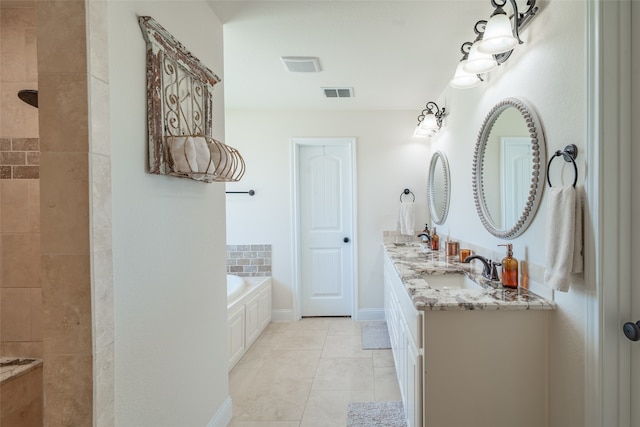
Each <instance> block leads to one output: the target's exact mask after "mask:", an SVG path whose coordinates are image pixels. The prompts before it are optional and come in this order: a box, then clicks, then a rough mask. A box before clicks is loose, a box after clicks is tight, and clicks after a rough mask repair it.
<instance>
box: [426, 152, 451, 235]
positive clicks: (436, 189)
mask: <svg viewBox="0 0 640 427" xmlns="http://www.w3.org/2000/svg"><path fill="white" fill-rule="evenodd" d="M450 195H451V177H450V176H449V162H448V161H447V157H446V156H445V155H444V153H443V152H442V151H436V152H435V153H433V156H431V164H430V165H429V181H428V182H427V199H428V200H429V212H431V220H432V221H433V222H434V223H436V224H438V225H441V224H443V223H444V221H445V220H446V219H447V214H448V213H449V199H450V198H451V197H450Z"/></svg>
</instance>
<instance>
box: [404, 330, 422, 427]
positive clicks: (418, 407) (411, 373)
mask: <svg viewBox="0 0 640 427" xmlns="http://www.w3.org/2000/svg"><path fill="white" fill-rule="evenodd" d="M406 375H407V377H406V378H407V384H406V391H407V399H406V401H405V406H404V407H405V413H406V415H407V425H408V426H409V427H421V426H422V356H421V355H420V352H419V351H418V349H417V348H416V346H415V344H414V343H413V341H412V340H411V339H409V340H408V345H407V362H406Z"/></svg>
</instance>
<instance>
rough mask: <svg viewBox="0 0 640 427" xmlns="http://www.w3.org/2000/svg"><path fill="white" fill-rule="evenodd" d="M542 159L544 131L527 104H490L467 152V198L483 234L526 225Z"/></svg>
mask: <svg viewBox="0 0 640 427" xmlns="http://www.w3.org/2000/svg"><path fill="white" fill-rule="evenodd" d="M545 164H546V151H545V142H544V135H543V132H542V128H541V126H540V123H539V121H538V117H537V116H536V114H535V112H534V111H533V109H531V108H530V107H529V106H527V105H526V104H525V103H524V102H523V101H522V100H520V99H517V98H507V99H504V100H502V101H500V102H499V103H498V104H496V106H494V107H493V108H492V109H491V111H489V113H488V114H487V117H486V118H485V119H484V122H483V123H482V128H481V129H480V133H479V134H478V141H477V142H476V148H475V151H474V154H473V175H472V176H473V198H474V201H475V205H476V210H477V211H478V215H479V216H480V220H481V221H482V225H483V226H484V227H485V228H486V229H487V231H489V233H491V234H493V235H494V236H496V237H500V238H503V239H513V238H514V237H517V236H519V235H520V234H522V233H523V232H524V231H525V230H526V229H527V227H528V226H529V224H530V223H531V221H533V218H534V216H535V214H536V211H537V209H538V205H539V204H540V199H541V197H542V191H543V188H544V183H543V180H542V181H541V179H540V177H541V176H542V175H541V174H542V171H541V169H542V167H543V166H544V165H545Z"/></svg>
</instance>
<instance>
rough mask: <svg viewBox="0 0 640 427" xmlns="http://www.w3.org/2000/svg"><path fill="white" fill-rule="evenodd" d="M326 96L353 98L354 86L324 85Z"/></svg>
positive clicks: (323, 89)
mask: <svg viewBox="0 0 640 427" xmlns="http://www.w3.org/2000/svg"><path fill="white" fill-rule="evenodd" d="M322 91H323V92H324V96H325V98H353V88H352V87H323V88H322Z"/></svg>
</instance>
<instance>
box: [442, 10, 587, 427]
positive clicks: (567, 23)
mask: <svg viewBox="0 0 640 427" xmlns="http://www.w3.org/2000/svg"><path fill="white" fill-rule="evenodd" d="M542 6H543V8H542V10H541V11H540V12H539V15H538V17H537V18H536V19H535V20H534V21H533V22H532V23H531V25H530V26H529V27H527V29H526V30H525V31H524V33H523V34H522V38H523V40H524V42H525V44H524V45H522V46H519V47H518V48H517V50H516V51H515V52H514V54H513V55H512V57H511V58H510V59H509V60H508V61H507V62H506V63H505V64H503V65H501V66H500V67H499V68H498V69H497V70H495V71H494V72H492V73H491V75H490V76H489V78H488V79H487V82H486V83H485V84H483V85H481V86H479V87H476V88H473V89H469V90H456V89H453V88H446V89H445V90H444V92H443V93H442V94H441V96H440V98H439V99H440V102H442V103H443V104H444V105H445V106H446V108H447V110H448V111H450V115H449V117H448V118H447V123H446V128H445V129H444V131H443V132H441V133H440V134H439V135H438V137H437V139H436V140H435V141H434V146H433V147H434V149H436V148H437V149H441V150H443V151H444V152H445V153H447V156H448V157H449V162H450V166H451V176H452V191H453V194H452V200H451V207H450V212H449V217H448V219H447V221H446V223H445V224H444V225H443V226H442V230H443V232H449V233H450V234H451V235H452V236H456V237H458V238H460V239H463V240H466V241H469V242H471V243H474V244H477V245H479V246H482V247H485V248H489V249H490V250H491V251H497V250H498V248H497V247H496V245H497V244H499V243H506V242H505V241H501V240H500V239H498V238H495V237H493V236H492V235H490V234H489V233H488V232H487V231H486V230H485V229H484V228H483V226H482V224H481V222H480V220H479V218H478V215H477V213H476V209H475V206H474V204H473V190H472V181H471V172H472V162H473V150H474V147H475V143H476V139H477V136H478V133H479V131H480V127H481V125H482V122H483V120H484V118H485V116H486V114H487V112H488V111H489V110H490V109H491V108H492V107H493V106H494V105H495V104H497V103H498V102H499V101H500V100H502V99H503V98H507V97H518V98H521V99H523V100H525V101H526V102H527V103H528V104H529V105H530V106H532V107H533V108H534V109H535V111H536V112H537V114H538V117H539V119H540V122H541V123H542V128H543V129H544V134H545V137H546V147H547V153H548V155H550V154H552V153H553V152H555V151H556V150H558V149H563V148H564V146H565V145H567V144H570V143H573V144H576V145H577V146H578V150H579V155H578V158H577V165H578V168H579V171H580V175H579V181H578V185H579V186H581V185H584V176H585V171H586V170H587V167H588V166H587V165H585V129H586V123H585V111H586V97H585V91H586V86H585V81H586V77H585V72H584V64H585V55H584V49H585V40H586V38H585V33H584V25H585V24H584V15H585V12H584V4H583V3H582V2H577V1H567V2H564V1H562V2H558V1H556V2H545V3H544V4H543V5H542ZM561 163H562V160H560V159H557V160H556V161H554V163H553V167H552V172H553V174H552V182H553V183H554V185H557V184H559V183H561V182H563V180H564V182H565V183H570V182H571V180H572V179H573V169H572V168H567V167H565V168H564V171H565V172H566V175H562V174H561V173H560V171H561V170H563V166H562V165H561ZM544 170H545V171H546V165H545V168H544ZM569 172H570V173H569ZM561 175H562V176H561ZM544 185H545V186H546V182H545V183H544ZM587 203H588V202H587ZM546 213H547V212H546V198H545V196H544V193H543V197H542V203H541V205H540V208H539V211H538V214H537V215H536V217H535V219H534V221H533V223H532V224H531V226H530V227H529V229H528V230H527V231H526V232H525V233H524V234H523V235H521V236H520V237H518V238H515V239H513V240H511V241H510V242H511V243H513V245H514V248H513V251H514V256H515V257H516V258H518V259H520V260H526V261H528V262H529V263H532V264H537V265H540V266H544V264H545V231H546ZM586 222H587V223H586V224H585V229H587V230H589V229H592V226H591V222H590V220H589V219H588V218H587V219H586ZM587 266H588V264H587ZM588 267H589V266H588ZM533 285H536V284H533ZM538 285H541V284H538ZM541 289H542V288H541ZM549 295H553V294H552V293H551V292H549ZM554 299H555V301H556V302H557V304H558V309H557V310H556V311H555V312H554V313H553V315H552V320H551V322H550V359H549V367H550V378H549V390H550V398H549V408H548V410H549V419H550V426H581V425H584V386H585V383H584V375H585V372H584V369H585V365H584V359H585V324H586V323H585V322H586V318H585V314H586V313H585V310H586V303H587V300H588V296H587V291H586V286H585V283H584V280H583V279H582V276H581V275H575V276H573V277H572V284H571V289H570V291H569V292H567V293H562V292H556V293H555V296H554ZM505 339H508V337H505Z"/></svg>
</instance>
